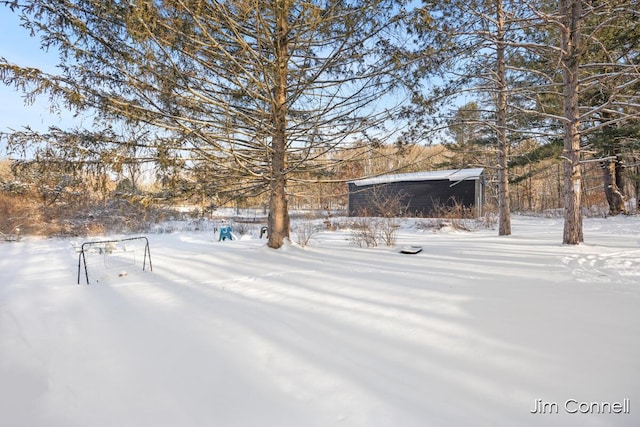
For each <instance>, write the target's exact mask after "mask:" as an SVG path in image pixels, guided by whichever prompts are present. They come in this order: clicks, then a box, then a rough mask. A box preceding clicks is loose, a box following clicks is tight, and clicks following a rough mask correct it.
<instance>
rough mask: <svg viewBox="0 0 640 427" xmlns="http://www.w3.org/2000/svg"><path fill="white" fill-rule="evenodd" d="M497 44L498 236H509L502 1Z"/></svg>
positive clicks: (498, 12)
mask: <svg viewBox="0 0 640 427" xmlns="http://www.w3.org/2000/svg"><path fill="white" fill-rule="evenodd" d="M496 15H497V16H496V19H497V26H498V29H497V36H498V42H497V47H496V72H497V73H496V74H497V76H496V78H497V83H498V91H497V99H496V101H497V102H496V107H497V108H496V128H497V138H498V208H499V211H500V214H499V226H498V235H500V236H509V235H511V212H510V211H511V207H510V200H509V171H508V166H507V162H508V156H507V154H508V152H507V150H508V146H507V81H506V80H507V79H506V71H505V67H506V66H505V58H504V50H505V46H504V13H503V10H502V0H496Z"/></svg>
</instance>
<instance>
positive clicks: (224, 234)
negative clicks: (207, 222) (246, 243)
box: [218, 226, 233, 241]
mask: <svg viewBox="0 0 640 427" xmlns="http://www.w3.org/2000/svg"><path fill="white" fill-rule="evenodd" d="M232 231H233V230H232V229H231V227H229V226H226V227H220V237H219V238H218V241H221V240H226V239H229V240H233V236H232V235H231V232H232Z"/></svg>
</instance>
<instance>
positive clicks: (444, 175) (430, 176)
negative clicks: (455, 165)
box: [349, 168, 484, 186]
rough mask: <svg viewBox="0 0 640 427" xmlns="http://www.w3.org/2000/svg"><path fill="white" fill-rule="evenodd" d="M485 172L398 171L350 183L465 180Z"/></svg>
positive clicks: (479, 170) (451, 170)
mask: <svg viewBox="0 0 640 427" xmlns="http://www.w3.org/2000/svg"><path fill="white" fill-rule="evenodd" d="M483 173H484V169H483V168H471V169H448V170H441V171H422V172H411V173H398V174H389V175H380V176H374V177H372V178H364V179H358V180H355V181H349V183H351V184H354V185H357V186H363V185H374V184H388V183H391V182H407V181H436V180H441V181H443V180H449V181H465V180H473V179H479V178H480V176H481V175H482V174H483Z"/></svg>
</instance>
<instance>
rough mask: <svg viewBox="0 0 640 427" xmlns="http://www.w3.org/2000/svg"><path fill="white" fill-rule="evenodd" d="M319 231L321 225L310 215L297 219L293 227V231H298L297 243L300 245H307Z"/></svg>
mask: <svg viewBox="0 0 640 427" xmlns="http://www.w3.org/2000/svg"><path fill="white" fill-rule="evenodd" d="M318 231H319V227H318V226H317V225H316V224H315V222H314V220H313V218H312V217H310V216H309V217H306V218H303V219H300V220H298V221H296V223H295V226H294V227H293V232H294V233H296V243H298V244H299V245H300V246H307V245H308V244H309V241H310V240H311V238H312V237H313V236H314V235H315V234H316V233H318Z"/></svg>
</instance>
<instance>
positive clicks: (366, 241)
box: [349, 217, 378, 248]
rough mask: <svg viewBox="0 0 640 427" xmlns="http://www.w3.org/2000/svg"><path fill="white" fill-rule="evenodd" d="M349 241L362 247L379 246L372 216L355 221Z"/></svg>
mask: <svg viewBox="0 0 640 427" xmlns="http://www.w3.org/2000/svg"><path fill="white" fill-rule="evenodd" d="M349 241H350V242H351V243H352V244H354V245H355V246H358V247H361V248H362V247H367V248H369V247H375V246H378V238H377V235H376V231H375V226H374V221H373V219H372V218H370V217H362V218H358V219H357V220H356V221H354V223H353V231H352V232H351V238H350V240H349Z"/></svg>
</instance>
